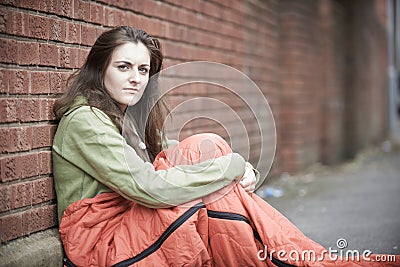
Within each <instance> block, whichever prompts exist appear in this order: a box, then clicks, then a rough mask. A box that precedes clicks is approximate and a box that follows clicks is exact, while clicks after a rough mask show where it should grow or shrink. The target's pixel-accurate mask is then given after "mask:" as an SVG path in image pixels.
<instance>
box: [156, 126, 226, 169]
mask: <svg viewBox="0 0 400 267" xmlns="http://www.w3.org/2000/svg"><path fill="white" fill-rule="evenodd" d="M229 153H232V149H231V148H230V146H229V145H228V143H227V142H226V141H225V140H224V139H223V138H222V137H220V136H219V135H217V134H214V133H201V134H195V135H191V136H189V137H187V138H185V139H183V140H182V141H181V142H179V144H178V145H177V146H174V147H172V148H170V149H167V150H164V151H162V152H161V153H160V154H159V155H158V156H157V157H156V160H155V162H154V166H155V167H156V169H167V168H171V167H173V166H177V165H193V164H197V163H200V162H203V161H206V160H209V159H213V158H218V157H221V156H224V155H226V154H229Z"/></svg>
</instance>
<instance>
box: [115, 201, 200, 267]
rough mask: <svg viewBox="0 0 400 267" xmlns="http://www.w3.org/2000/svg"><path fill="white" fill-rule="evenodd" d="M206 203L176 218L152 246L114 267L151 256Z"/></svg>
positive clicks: (123, 266) (128, 264) (122, 266)
mask: <svg viewBox="0 0 400 267" xmlns="http://www.w3.org/2000/svg"><path fill="white" fill-rule="evenodd" d="M205 207H206V205H205V204H204V203H198V204H196V205H194V206H193V207H191V208H190V209H188V210H187V211H185V213H183V214H182V215H181V216H180V217H179V218H178V219H176V220H175V221H174V222H173V223H171V225H170V226H168V228H167V229H166V230H165V232H164V233H162V235H161V236H160V237H159V238H158V239H157V240H156V242H154V243H153V244H152V245H151V246H150V247H148V248H146V249H145V250H143V251H142V252H140V253H139V254H138V255H136V256H135V257H133V258H130V259H127V260H123V261H121V262H119V263H116V264H114V265H113V266H112V267H125V266H130V265H132V264H134V263H136V262H138V261H141V260H143V259H144V258H146V257H148V256H150V255H151V254H152V253H154V252H156V251H157V250H158V249H159V248H160V247H161V245H162V244H163V243H164V241H165V240H166V239H167V238H168V237H169V236H170V235H171V234H172V233H173V232H174V231H175V230H176V229H178V228H179V227H180V226H181V225H182V224H183V223H184V222H185V221H187V220H188V219H189V218H190V217H192V216H193V215H194V214H195V213H196V212H197V211H198V210H199V209H201V208H205Z"/></svg>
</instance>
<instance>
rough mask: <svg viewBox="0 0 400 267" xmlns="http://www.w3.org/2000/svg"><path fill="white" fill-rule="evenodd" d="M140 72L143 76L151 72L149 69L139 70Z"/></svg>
mask: <svg viewBox="0 0 400 267" xmlns="http://www.w3.org/2000/svg"><path fill="white" fill-rule="evenodd" d="M139 71H140V73H142V74H147V73H148V72H149V69H148V68H144V67H143V68H139Z"/></svg>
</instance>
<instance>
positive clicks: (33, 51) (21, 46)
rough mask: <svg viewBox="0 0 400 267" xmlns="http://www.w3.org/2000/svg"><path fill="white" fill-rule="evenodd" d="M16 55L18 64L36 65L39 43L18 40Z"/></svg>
mask: <svg viewBox="0 0 400 267" xmlns="http://www.w3.org/2000/svg"><path fill="white" fill-rule="evenodd" d="M17 57H18V64H21V65H38V64H39V44H38V43H36V42H19V43H18V54H17Z"/></svg>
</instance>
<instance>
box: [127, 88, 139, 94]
mask: <svg viewBox="0 0 400 267" xmlns="http://www.w3.org/2000/svg"><path fill="white" fill-rule="evenodd" d="M124 91H128V92H129V93H137V92H139V89H138V88H124Z"/></svg>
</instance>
